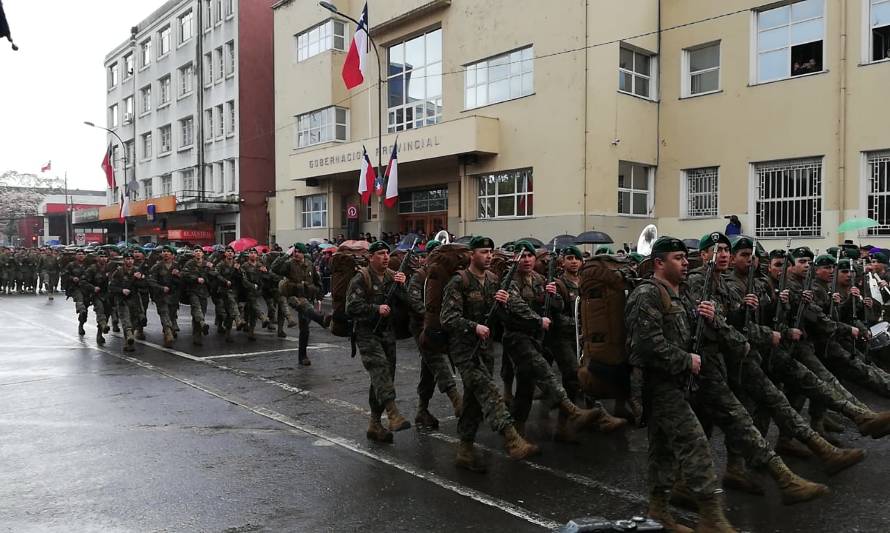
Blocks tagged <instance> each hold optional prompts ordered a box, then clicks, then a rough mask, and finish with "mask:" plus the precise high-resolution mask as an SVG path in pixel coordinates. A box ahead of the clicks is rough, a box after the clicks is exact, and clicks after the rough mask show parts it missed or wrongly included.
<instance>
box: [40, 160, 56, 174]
mask: <svg viewBox="0 0 890 533" xmlns="http://www.w3.org/2000/svg"><path fill="white" fill-rule="evenodd" d="M52 169H53V162H52V160H50V161H47V162H46V164H45V165H43V166H42V167H40V172H49V171H50V170H52Z"/></svg>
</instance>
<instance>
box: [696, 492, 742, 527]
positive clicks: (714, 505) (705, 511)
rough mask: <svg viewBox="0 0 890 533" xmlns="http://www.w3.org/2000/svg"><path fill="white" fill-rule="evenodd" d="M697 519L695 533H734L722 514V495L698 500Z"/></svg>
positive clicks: (713, 495) (716, 494) (718, 494)
mask: <svg viewBox="0 0 890 533" xmlns="http://www.w3.org/2000/svg"><path fill="white" fill-rule="evenodd" d="M698 508H699V519H698V523H697V524H696V525H695V531H696V533H736V530H735V528H733V527H732V524H730V523H729V520H727V519H726V514H725V513H724V512H723V493H720V492H717V493H715V494H711V495H708V496H705V497H702V498H698Z"/></svg>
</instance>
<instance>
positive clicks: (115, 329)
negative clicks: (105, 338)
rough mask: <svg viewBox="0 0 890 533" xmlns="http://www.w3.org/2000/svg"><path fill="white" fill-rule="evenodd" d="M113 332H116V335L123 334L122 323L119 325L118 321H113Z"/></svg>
mask: <svg viewBox="0 0 890 533" xmlns="http://www.w3.org/2000/svg"><path fill="white" fill-rule="evenodd" d="M111 331H113V332H115V333H120V332H121V327H120V323H119V322H118V321H117V320H113V321H112V322H111Z"/></svg>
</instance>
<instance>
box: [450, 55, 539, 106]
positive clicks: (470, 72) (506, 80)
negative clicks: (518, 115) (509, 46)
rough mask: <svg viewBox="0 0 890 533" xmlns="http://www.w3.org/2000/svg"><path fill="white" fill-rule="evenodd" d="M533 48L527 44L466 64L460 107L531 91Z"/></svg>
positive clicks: (516, 96) (485, 103)
mask: <svg viewBox="0 0 890 533" xmlns="http://www.w3.org/2000/svg"><path fill="white" fill-rule="evenodd" d="M534 55H535V52H534V48H532V47H531V46H528V47H526V48H522V49H520V50H514V51H513V52H508V53H506V54H501V55H499V56H495V57H491V58H488V59H486V60H484V61H479V62H477V63H473V64H471V65H467V70H466V72H465V74H464V85H465V91H464V107H465V108H466V109H472V108H474V107H481V106H484V105H488V104H495V103H497V102H504V101H506V100H512V99H514V98H520V97H523V96H528V95H530V94H532V92H534V86H535V71H534Z"/></svg>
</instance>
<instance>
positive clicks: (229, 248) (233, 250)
mask: <svg viewBox="0 0 890 533" xmlns="http://www.w3.org/2000/svg"><path fill="white" fill-rule="evenodd" d="M223 251H224V252H228V251H231V252H232V253H233V254H234V253H236V252H235V249H234V248H232V247H231V246H226V249H225V250H223Z"/></svg>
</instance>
